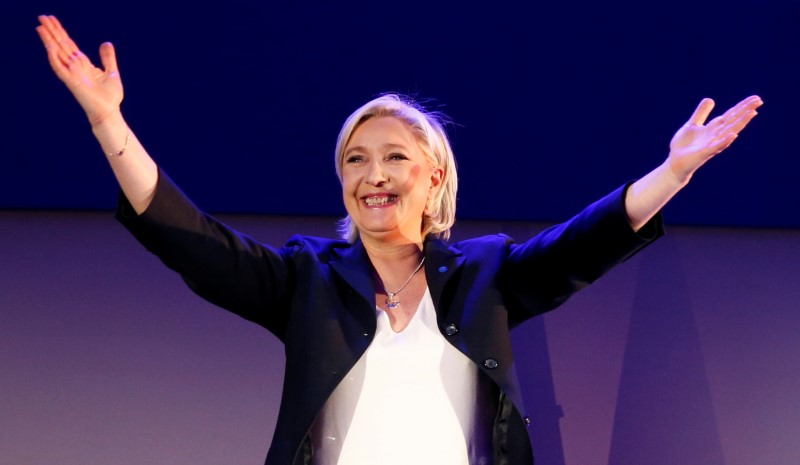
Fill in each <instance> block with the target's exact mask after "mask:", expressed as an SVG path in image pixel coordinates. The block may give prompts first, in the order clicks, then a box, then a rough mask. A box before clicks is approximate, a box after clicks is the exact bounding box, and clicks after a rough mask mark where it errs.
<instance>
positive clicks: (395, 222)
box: [342, 116, 443, 242]
mask: <svg viewBox="0 0 800 465" xmlns="http://www.w3.org/2000/svg"><path fill="white" fill-rule="evenodd" d="M442 174H443V170H442V168H439V167H432V166H431V164H430V162H429V161H428V158H427V157H426V156H425V154H424V153H423V151H422V150H421V149H420V147H419V142H418V140H417V137H416V136H415V135H414V133H413V132H412V130H411V129H410V128H409V127H408V126H407V125H406V124H405V123H403V122H402V121H400V120H399V119H397V118H393V117H390V116H387V117H379V118H372V119H369V120H367V121H365V122H364V123H362V124H361V126H359V127H358V129H356V130H355V131H354V132H353V134H352V136H351V137H350V140H349V142H348V143H347V146H346V147H345V151H344V157H343V159H342V194H343V196H344V206H345V208H346V209H347V213H348V214H349V215H350V218H351V220H352V221H353V223H354V224H355V225H356V227H357V228H358V230H359V233H360V234H361V236H362V237H364V236H365V235H368V236H371V237H373V238H377V239H380V240H397V239H401V240H407V241H411V242H422V231H421V230H422V217H423V214H424V212H425V207H426V204H427V202H428V199H429V198H433V196H434V195H435V194H436V191H437V190H438V189H439V187H440V185H441V180H442Z"/></svg>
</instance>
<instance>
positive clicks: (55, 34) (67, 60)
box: [36, 15, 158, 213]
mask: <svg viewBox="0 0 800 465" xmlns="http://www.w3.org/2000/svg"><path fill="white" fill-rule="evenodd" d="M39 22H40V23H41V24H40V25H39V26H38V27H37V28H36V31H37V32H38V33H39V37H40V38H41V39H42V42H43V43H44V46H45V48H46V49H47V57H48V59H49V61H50V66H51V67H52V68H53V71H54V72H55V74H56V76H58V78H59V79H61V81H62V82H63V83H64V84H65V85H66V86H67V89H69V90H70V92H72V95H73V96H74V97H75V99H76V100H77V101H78V103H79V104H80V105H81V107H82V108H83V110H84V111H85V112H86V117H87V118H89V123H90V124H91V125H92V132H93V133H94V135H95V137H96V138H97V141H98V142H99V143H100V147H102V149H103V151H104V152H105V153H106V155H107V158H108V160H109V163H110V164H111V168H112V169H113V171H114V175H115V176H116V178H117V181H118V182H119V185H120V187H121V188H122V191H123V192H124V193H125V196H126V197H127V198H128V201H129V202H130V203H131V205H132V206H133V208H134V210H135V211H136V212H137V213H142V212H144V211H145V210H146V209H147V207H148V205H150V201H151V200H152V199H153V195H154V194H155V187H156V182H157V181H158V168H157V167H156V163H155V162H154V161H153V159H152V158H150V156H149V155H148V154H147V152H146V151H145V149H144V147H142V145H141V144H140V143H139V140H138V139H137V138H136V136H135V135H134V134H133V132H132V131H131V130H130V128H129V127H128V125H127V123H126V122H125V119H124V118H123V117H122V113H121V112H120V104H121V103H122V97H123V90H122V81H121V80H120V76H119V70H118V69H117V57H116V53H115V51H114V46H113V45H111V43H109V42H106V43H104V44H103V45H101V46H100V60H101V62H102V66H103V69H100V68H98V67H96V66H94V65H93V64H92V62H91V61H90V60H89V58H87V57H86V55H85V54H84V53H83V52H81V51H80V49H79V48H78V46H77V45H75V42H74V41H73V40H72V39H70V37H69V35H68V34H67V31H66V30H65V29H64V28H63V27H62V26H61V23H60V22H59V21H58V19H57V18H56V17H55V16H44V15H43V16H40V17H39Z"/></svg>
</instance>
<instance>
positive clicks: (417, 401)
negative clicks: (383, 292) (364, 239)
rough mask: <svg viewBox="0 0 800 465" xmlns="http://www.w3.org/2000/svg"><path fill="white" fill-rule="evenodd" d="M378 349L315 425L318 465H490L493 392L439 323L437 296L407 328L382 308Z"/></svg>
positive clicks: (378, 313) (341, 386)
mask: <svg viewBox="0 0 800 465" xmlns="http://www.w3.org/2000/svg"><path fill="white" fill-rule="evenodd" d="M375 316H376V318H377V332H376V334H375V338H374V339H373V341H372V344H371V345H370V346H369V348H368V349H367V351H366V352H365V353H364V355H363V356H362V357H361V358H360V359H359V361H358V362H357V363H356V364H355V366H353V368H352V369H351V370H350V372H349V373H348V374H347V375H346V376H345V378H344V379H343V380H342V382H341V383H340V384H339V386H338V387H337V388H336V389H335V390H334V392H333V394H332V395H331V396H330V398H329V399H328V401H327V402H326V403H325V406H324V407H323V409H322V411H321V412H320V415H319V416H318V418H317V420H316V421H315V423H314V425H313V426H312V430H311V440H312V443H313V448H314V456H313V463H314V464H315V465H339V464H341V465H375V464H381V465H408V464H414V465H426V464H431V465H434V464H435V465H488V464H490V463H491V457H492V447H491V444H492V414H491V409H490V408H489V404H490V399H489V397H488V396H489V395H490V394H489V393H490V392H491V390H490V388H489V386H488V384H487V383H488V381H487V380H486V379H485V378H484V377H482V376H479V373H478V367H477V366H476V365H475V363H473V362H472V361H471V360H469V359H468V358H467V357H466V356H465V355H464V354H462V353H461V352H459V351H458V350H457V349H456V348H455V347H453V346H452V345H451V344H450V343H448V342H447V341H446V340H445V339H444V337H443V336H442V334H441V333H440V332H439V329H438V327H437V324H436V311H435V309H434V306H433V300H432V299H431V295H430V291H429V290H427V289H426V290H425V295H424V296H423V298H422V301H421V302H420V304H419V307H418V308H417V311H416V313H415V314H414V316H413V317H412V318H411V321H410V322H409V323H408V326H406V328H405V329H403V330H402V331H400V332H395V331H394V330H393V329H392V327H391V324H390V321H389V316H388V315H387V314H386V312H385V311H384V310H382V309H380V308H376V312H375Z"/></svg>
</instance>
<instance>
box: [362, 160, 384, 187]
mask: <svg viewBox="0 0 800 465" xmlns="http://www.w3.org/2000/svg"><path fill="white" fill-rule="evenodd" d="M388 180H389V178H388V177H387V176H386V173H384V172H383V165H382V164H381V163H380V162H378V161H373V162H372V163H370V164H369V171H367V176H366V178H365V179H364V182H366V183H367V184H369V185H370V186H375V187H378V186H381V185H383V183H385V182H386V181H388Z"/></svg>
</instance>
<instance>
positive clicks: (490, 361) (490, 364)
mask: <svg viewBox="0 0 800 465" xmlns="http://www.w3.org/2000/svg"><path fill="white" fill-rule="evenodd" d="M498 365H500V364H499V363H498V362H497V360H495V359H493V358H487V359H486V360H484V361H483V366H485V367H486V368H488V369H490V370H494V369H495V368H497V366H498Z"/></svg>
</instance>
